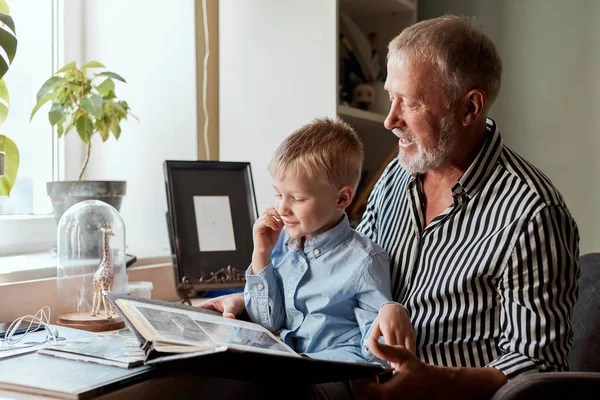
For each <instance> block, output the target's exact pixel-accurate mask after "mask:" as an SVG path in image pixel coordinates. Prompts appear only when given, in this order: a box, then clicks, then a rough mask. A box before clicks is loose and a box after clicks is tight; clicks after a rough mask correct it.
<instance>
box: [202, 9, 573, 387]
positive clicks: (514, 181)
mask: <svg viewBox="0 0 600 400" xmlns="http://www.w3.org/2000/svg"><path fill="white" fill-rule="evenodd" d="M387 68H388V76H387V80H386V83H385V88H386V90H387V92H388V93H389V95H390V112H389V115H388V117H387V119H386V120H385V127H386V128H387V129H389V130H391V131H392V132H393V133H394V134H395V135H396V136H397V137H398V145H399V154H398V157H397V159H395V160H393V161H392V162H391V163H390V164H389V165H388V167H387V169H386V170H385V172H384V173H383V174H382V176H381V178H380V179H379V181H378V183H377V185H376V186H375V188H374V189H373V191H372V193H371V195H370V198H369V203H368V205H367V209H366V212H365V214H364V215H363V219H362V222H361V223H360V225H359V227H358V230H359V231H361V232H363V233H364V234H366V235H367V236H368V237H370V238H372V239H373V240H374V241H375V242H377V243H378V244H379V245H380V246H382V247H383V248H384V249H385V250H386V251H387V252H388V253H389V255H390V256H391V258H392V261H393V269H392V282H393V288H392V290H393V294H394V298H395V299H396V300H397V301H398V303H400V304H402V306H403V307H404V308H405V310H406V312H407V313H408V315H409V317H410V320H411V322H412V324H413V326H414V329H415V334H416V354H413V353H412V352H410V351H409V350H408V349H407V348H405V347H404V346H402V345H403V344H404V343H397V340H396V338H395V337H393V335H391V334H390V332H391V327H392V326H394V324H396V323H397V322H396V320H395V318H394V316H395V315H398V313H397V312H394V311H397V309H396V307H401V306H400V305H399V304H388V305H385V306H383V307H382V309H381V310H380V312H379V315H378V317H377V320H376V321H375V323H374V329H373V334H372V337H371V340H370V342H369V346H370V349H371V350H372V351H373V352H374V353H375V354H376V355H377V356H378V357H380V358H382V359H385V360H387V361H388V362H389V363H390V365H392V366H393V367H394V368H395V374H394V376H393V377H392V378H391V379H389V380H388V381H386V382H382V383H378V382H361V385H360V393H361V394H362V395H364V396H365V397H367V398H383V397H395V396H398V397H399V398H400V397H401V398H403V399H410V398H417V397H418V398H444V399H448V398H461V399H467V398H482V397H489V396H491V395H492V394H493V393H494V392H495V391H496V390H497V389H498V388H500V387H501V386H502V385H503V384H504V383H506V382H507V380H508V379H511V378H513V377H515V376H517V375H519V374H523V373H527V372H544V371H563V370H566V369H568V364H567V353H568V351H569V348H570V346H571V325H570V320H571V313H572V309H573V305H574V303H575V300H576V298H577V278H578V276H579V266H578V257H579V234H578V229H577V225H576V223H575V221H574V220H573V218H572V216H571V214H570V212H569V210H568V208H567V206H566V205H565V202H564V200H563V198H562V196H561V194H560V193H559V192H558V190H557V189H556V188H555V187H554V186H553V185H552V183H551V182H550V180H549V179H548V177H546V176H545V175H544V174H543V173H541V172H540V171H539V170H537V169H536V168H535V167H534V166H532V165H531V164H530V163H528V162H527V161H526V160H524V159H523V158H521V157H520V156H519V155H517V154H516V153H514V152H513V151H511V150H510V149H508V148H507V147H506V146H505V145H504V142H503V139H502V136H501V135H500V132H499V129H498V126H497V124H496V122H495V121H493V120H492V119H489V118H488V117H487V114H488V111H489V109H490V107H491V105H492V104H493V102H494V100H495V99H496V97H497V95H498V92H499V89H500V82H501V75H502V64H501V60H500V58H499V56H498V54H497V52H496V49H495V46H494V44H493V43H492V42H491V40H490V39H489V38H487V37H486V36H485V35H484V34H483V33H482V32H480V31H479V30H478V29H477V28H475V27H474V26H473V24H472V22H471V21H470V20H469V19H466V18H460V17H454V16H443V17H440V18H435V19H430V20H425V21H422V22H419V23H417V24H415V25H413V26H411V27H409V28H407V29H405V30H404V31H403V32H402V33H401V34H400V35H398V36H397V37H396V38H395V39H394V40H392V42H390V44H389V53H388V61H387ZM203 306H204V307H210V308H214V309H217V310H219V311H222V312H223V313H224V314H229V315H237V314H239V313H241V312H242V311H243V306H244V303H243V298H242V297H241V296H230V297H221V298H218V299H214V300H211V301H209V302H207V303H205V304H204V305H203ZM379 335H383V337H384V339H385V343H386V344H379V343H378V342H377V341H376V340H375V338H377V337H379Z"/></svg>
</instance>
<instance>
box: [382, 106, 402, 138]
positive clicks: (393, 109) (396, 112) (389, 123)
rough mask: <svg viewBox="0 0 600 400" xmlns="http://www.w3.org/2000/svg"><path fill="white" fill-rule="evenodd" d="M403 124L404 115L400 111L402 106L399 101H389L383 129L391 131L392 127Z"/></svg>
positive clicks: (399, 126)
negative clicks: (388, 109)
mask: <svg viewBox="0 0 600 400" xmlns="http://www.w3.org/2000/svg"><path fill="white" fill-rule="evenodd" d="M405 124H406V122H405V121H404V115H403V113H402V106H401V104H400V102H399V101H393V102H391V103H390V111H389V112H388V115H387V117H386V118H385V121H384V122H383V126H385V129H387V130H389V131H391V130H392V129H394V128H402V127H403V126H404V125H405Z"/></svg>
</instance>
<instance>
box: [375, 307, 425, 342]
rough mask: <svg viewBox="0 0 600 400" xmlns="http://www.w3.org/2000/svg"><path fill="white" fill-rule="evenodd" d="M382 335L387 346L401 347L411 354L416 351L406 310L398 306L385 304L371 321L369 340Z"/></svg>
mask: <svg viewBox="0 0 600 400" xmlns="http://www.w3.org/2000/svg"><path fill="white" fill-rule="evenodd" d="M381 335H383V338H384V340H385V343H386V344H388V345H402V346H404V347H406V348H407V349H408V350H410V351H412V352H413V353H414V352H415V350H416V340H415V330H414V329H413V326H412V323H411V322H410V318H408V313H407V312H406V309H405V308H404V307H402V306H401V305H399V304H391V303H390V304H385V305H383V306H382V307H381V310H379V314H377V318H375V321H373V326H372V327H371V334H370V335H369V340H375V341H377V340H378V339H379V337H380V336H381Z"/></svg>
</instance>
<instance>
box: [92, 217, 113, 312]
mask: <svg viewBox="0 0 600 400" xmlns="http://www.w3.org/2000/svg"><path fill="white" fill-rule="evenodd" d="M100 230H101V231H102V233H103V244H104V252H103V254H102V261H101V262H100V266H99V267H98V270H97V271H96V273H95V274H94V298H93V300H92V316H95V315H96V314H99V313H100V306H101V304H103V305H104V312H105V314H106V318H108V319H110V318H112V315H111V312H112V311H113V310H112V305H111V304H109V306H107V304H106V298H105V297H104V296H103V295H102V291H103V290H106V291H108V292H110V291H112V288H113V284H114V281H115V270H114V269H113V267H112V266H111V264H110V247H109V244H108V242H109V240H110V237H111V236H114V235H115V234H114V233H113V231H112V229H111V227H110V225H108V224H104V226H102V227H101V228H100Z"/></svg>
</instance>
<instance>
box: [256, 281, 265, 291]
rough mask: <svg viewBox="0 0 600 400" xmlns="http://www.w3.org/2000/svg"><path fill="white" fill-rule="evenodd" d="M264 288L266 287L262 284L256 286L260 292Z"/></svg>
mask: <svg viewBox="0 0 600 400" xmlns="http://www.w3.org/2000/svg"><path fill="white" fill-rule="evenodd" d="M264 287H265V285H263V284H262V283H259V284H258V285H256V288H257V289H258V290H262V288H264Z"/></svg>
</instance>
